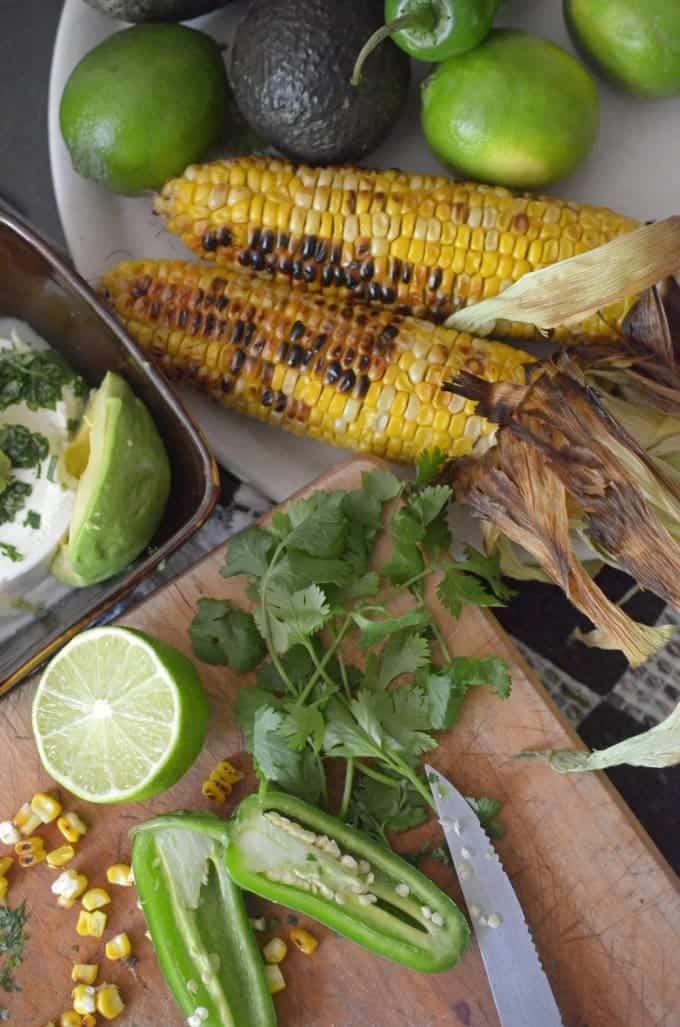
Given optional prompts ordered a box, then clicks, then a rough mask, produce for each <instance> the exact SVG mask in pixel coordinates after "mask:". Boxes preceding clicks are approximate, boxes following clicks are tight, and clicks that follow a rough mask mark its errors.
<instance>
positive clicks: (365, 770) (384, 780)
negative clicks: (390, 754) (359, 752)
mask: <svg viewBox="0 0 680 1027" xmlns="http://www.w3.org/2000/svg"><path fill="white" fill-rule="evenodd" d="M356 769H357V770H358V771H359V773H360V774H364V776H365V777H370V778H372V779H373V780H374V781H379V782H380V784H383V785H389V787H390V788H398V787H399V782H398V781H395V779H394V778H393V777H390V776H389V774H383V773H381V771H379V770H376V769H375V767H372V766H371V765H370V764H369V763H364V762H363V760H357V761H356Z"/></svg>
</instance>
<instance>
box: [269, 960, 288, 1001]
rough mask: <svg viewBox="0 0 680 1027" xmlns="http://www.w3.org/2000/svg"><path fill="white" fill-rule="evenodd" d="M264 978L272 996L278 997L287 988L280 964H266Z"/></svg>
mask: <svg viewBox="0 0 680 1027" xmlns="http://www.w3.org/2000/svg"><path fill="white" fill-rule="evenodd" d="M264 976H265V980H266V982H267V987H268V988H269V994H270V995H276V994H278V992H280V991H283V989H284V988H285V987H286V980H285V978H284V976H283V974H282V973H281V968H280V966H279V965H278V963H266V964H265V968H264Z"/></svg>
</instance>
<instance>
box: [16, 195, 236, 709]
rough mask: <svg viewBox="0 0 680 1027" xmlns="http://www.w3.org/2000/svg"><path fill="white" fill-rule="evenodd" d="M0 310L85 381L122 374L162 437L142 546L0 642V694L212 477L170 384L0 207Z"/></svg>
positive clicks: (210, 486)
mask: <svg viewBox="0 0 680 1027" xmlns="http://www.w3.org/2000/svg"><path fill="white" fill-rule="evenodd" d="M0 316H1V317H17V318H21V319H22V320H24V321H28V323H29V324H30V325H31V326H32V327H33V328H34V329H35V331H36V332H38V334H39V335H42V336H43V338H44V339H46V340H47V342H49V343H50V345H51V346H53V347H54V348H55V349H56V350H58V351H59V352H60V353H61V354H62V355H63V356H64V358H65V359H66V360H67V362H68V363H69V364H70V365H71V366H72V367H74V368H75V369H76V370H77V371H78V372H79V373H80V374H81V375H82V376H83V377H84V378H85V379H86V381H87V382H88V383H89V384H90V385H91V386H96V385H98V384H99V383H100V382H101V380H102V378H103V377H104V374H105V373H106V371H117V372H118V373H119V374H122V375H123V376H124V377H125V378H126V379H127V380H128V382H129V384H130V385H131V386H132V388H133V389H134V390H135V392H136V394H137V395H138V396H139V397H140V398H141V399H142V400H144V402H145V403H146V405H147V407H148V409H149V410H150V412H151V413H152V415H153V417H154V420H155V422H156V425H157V426H158V428H159V430H160V432H161V435H162V436H163V439H164V441H165V445H166V447H167V450H168V454H169V457H170V461H171V466H172V489H171V493H170V499H169V501H168V505H167V508H166V511H165V516H164V519H163V522H162V524H161V525H160V527H159V529H158V531H157V533H156V536H155V538H154V539H153V542H152V545H151V546H150V547H149V549H148V550H147V551H146V552H145V553H144V554H143V555H142V556H141V557H139V559H138V560H137V561H135V563H134V564H132V565H131V566H130V567H129V568H128V569H127V570H125V571H124V572H123V573H122V574H119V575H118V576H117V577H115V578H113V579H111V580H110V581H105V582H102V583H101V584H99V585H93V586H91V587H90V588H85V589H72V590H70V591H69V592H68V594H67V595H66V596H65V597H64V598H63V599H61V600H60V601H59V602H58V603H57V604H56V605H55V606H52V607H50V608H49V609H47V610H46V611H45V612H43V613H42V614H40V615H36V616H35V617H33V618H32V619H31V620H30V623H28V624H27V625H26V626H22V627H21V630H19V631H17V632H16V633H15V634H14V636H13V637H12V638H11V639H10V640H8V641H5V642H3V643H0V694H1V693H3V692H6V691H7V690H8V689H9V688H11V687H12V686H13V685H15V684H17V683H18V682H19V681H20V680H21V679H22V678H24V677H25V676H26V675H27V674H29V673H30V672H31V671H34V670H35V669H36V668H37V667H38V666H39V665H40V664H41V663H42V662H43V661H44V660H45V659H46V657H48V656H50V655H51V653H53V652H55V650H56V649H58V648H59V646H61V645H63V643H64V642H66V641H67V640H68V639H69V638H71V637H72V636H73V635H75V634H76V632H78V631H80V630H81V629H82V628H84V627H86V626H87V625H88V624H91V623H92V622H93V621H96V620H98V619H100V618H101V617H102V616H103V615H104V613H105V612H106V611H107V610H108V609H109V608H110V607H112V606H113V605H114V604H115V603H117V602H118V601H119V600H120V599H122V598H123V596H125V595H126V593H128V592H130V590H131V589H133V588H134V587H135V586H136V585H137V584H139V582H141V581H142V580H143V579H144V578H146V577H147V575H149V574H150V573H151V571H153V570H154V568H155V567H157V565H158V564H159V563H161V562H162V561H163V560H165V559H166V558H167V557H168V556H169V555H170V553H172V552H173V551H174V550H175V549H177V548H178V547H179V546H181V545H182V544H183V543H184V542H186V541H187V539H188V538H190V536H191V535H192V534H193V533H194V532H195V531H196V530H197V529H198V528H199V527H200V526H201V524H203V522H204V521H205V520H206V518H207V517H208V516H209V514H210V512H211V511H212V509H213V506H214V505H215V502H216V499H217V495H218V490H219V479H218V474H217V467H216V465H215V461H214V460H213V458H212V455H211V453H210V451H209V449H208V447H207V445H206V442H205V439H204V437H203V435H202V433H201V431H200V429H199V428H198V427H197V426H196V424H195V423H194V421H193V420H192V419H191V417H190V416H189V414H188V413H187V412H186V410H185V409H184V407H183V406H182V404H181V402H180V401H179V399H178V398H177V396H176V395H175V393H174V392H173V390H172V388H171V387H170V386H169V385H168V383H167V382H166V381H165V379H164V378H163V376H162V375H161V374H159V373H158V371H156V370H155V369H154V368H153V367H152V366H151V365H150V364H149V363H148V361H146V360H145V359H144V357H143V355H142V354H141V352H140V351H139V350H138V348H137V346H136V345H135V343H134V342H132V340H131V339H130V338H129V337H128V336H127V335H126V333H125V332H124V331H123V329H122V328H121V327H120V326H119V325H118V324H117V323H116V321H115V320H114V318H113V317H112V316H111V315H110V314H109V313H108V312H107V311H106V310H105V309H104V307H103V306H102V305H101V304H100V303H99V302H98V300H97V298H96V297H95V295H94V293H93V292H92V290H91V289H90V288H89V287H88V285H87V284H86V283H85V282H84V281H83V279H82V278H81V277H80V276H79V275H78V274H76V272H75V271H73V270H72V269H71V268H70V267H69V266H68V265H67V264H66V262H65V261H64V260H63V259H61V258H60V257H58V256H57V255H56V253H55V252H54V250H53V249H52V248H51V247H50V246H48V245H47V244H46V243H45V242H44V241H43V240H41V239H40V238H39V237H38V236H37V235H35V234H34V233H33V232H32V231H31V230H30V229H28V228H27V227H26V226H25V225H23V224H22V223H21V222H20V221H18V220H17V219H15V218H14V217H11V216H9V215H5V214H3V213H2V211H1V210H0Z"/></svg>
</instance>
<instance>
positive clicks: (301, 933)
mask: <svg viewBox="0 0 680 1027" xmlns="http://www.w3.org/2000/svg"><path fill="white" fill-rule="evenodd" d="M288 937H289V938H290V940H291V941H292V943H293V945H295V947H296V948H298V949H299V950H300V952H304V954H305V955H306V956H311V954H312V952H315V951H316V949H317V948H318V947H319V939H318V938H315V937H314V935H313V934H310V933H309V931H305V929H304V927H294V928H293V930H292V931H291V932H290V934H289V935H288Z"/></svg>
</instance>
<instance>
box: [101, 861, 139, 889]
mask: <svg viewBox="0 0 680 1027" xmlns="http://www.w3.org/2000/svg"><path fill="white" fill-rule="evenodd" d="M106 880H107V881H108V882H109V884H117V885H119V886H120V887H121V888H130V887H132V884H133V877H132V868H131V867H130V866H129V865H128V864H127V863H114V864H113V866H110V867H109V868H108V870H107V871H106Z"/></svg>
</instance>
